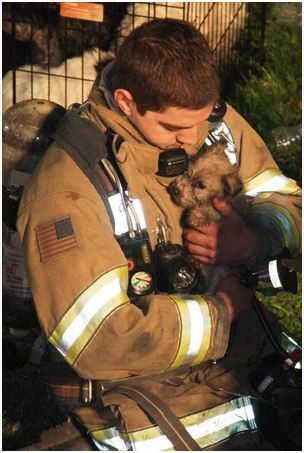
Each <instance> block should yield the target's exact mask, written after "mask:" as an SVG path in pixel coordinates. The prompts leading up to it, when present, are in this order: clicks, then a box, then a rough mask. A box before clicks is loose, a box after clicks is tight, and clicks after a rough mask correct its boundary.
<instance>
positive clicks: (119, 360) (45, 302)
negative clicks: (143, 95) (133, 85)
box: [18, 86, 301, 450]
mask: <svg viewBox="0 0 304 453" xmlns="http://www.w3.org/2000/svg"><path fill="white" fill-rule="evenodd" d="M90 102H91V105H90V108H89V110H88V114H87V115H88V117H89V119H90V120H91V121H93V122H94V123H95V124H96V125H97V126H98V127H99V128H100V129H101V130H102V131H105V130H106V129H108V128H109V127H110V128H111V129H112V130H114V131H115V132H116V133H117V134H119V135H120V136H121V137H122V138H123V140H124V141H123V143H122V144H121V146H120V147H119V149H118V150H116V151H115V156H116V161H117V163H118V166H119V168H120V170H121V172H122V174H123V176H124V178H125V180H126V181H127V183H128V191H129V195H130V196H131V197H132V198H138V199H140V201H141V204H142V208H143V212H144V216H145V220H146V223H147V231H148V233H149V236H150V240H151V245H152V249H153V248H154V247H155V244H156V241H157V234H156V216H157V215H160V217H161V218H162V219H163V220H164V222H165V223H166V225H167V226H168V229H169V239H170V240H171V241H172V242H173V243H179V244H181V243H182V238H181V233H182V231H181V227H180V225H179V218H180V214H181V211H180V208H178V207H176V206H175V205H173V203H172V202H171V200H170V197H169V195H168V193H167V191H166V186H167V185H168V183H169V182H170V180H171V179H170V178H163V177H159V176H157V175H156V171H157V163H158V156H159V153H160V151H161V150H159V149H157V148H156V147H154V146H152V145H150V144H148V143H147V142H146V141H145V140H144V138H143V137H142V136H141V135H140V134H139V133H138V131H136V130H135V129H134V128H133V127H132V126H131V124H130V123H129V122H128V121H127V119H126V118H124V117H123V116H122V115H120V114H119V113H117V112H114V111H112V110H110V109H109V108H108V107H107V105H106V103H105V100H104V99H103V96H102V94H101V92H99V91H98V90H97V89H96V87H95V86H94V88H93V90H92V93H91V98H90ZM224 119H225V122H226V124H227V126H228V127H229V130H230V131H231V133H232V135H233V139H234V142H235V144H236V147H237V150H238V151H237V153H238V163H239V168H240V175H241V177H242V179H243V180H244V183H245V188H246V189H247V191H250V190H251V191H252V190H257V188H259V187H261V185H262V184H264V183H265V181H266V182H267V181H270V179H271V178H274V177H275V176H279V178H280V177H281V178H283V176H280V172H279V170H278V169H277V165H276V164H275V162H274V161H273V159H272V157H271V155H270V154H269V152H268V151H267V149H266V147H265V144H264V143H263V142H262V140H261V139H260V138H259V136H258V135H257V134H256V133H255V132H254V131H253V129H252V128H251V127H250V126H249V125H248V124H247V123H246V122H245V120H244V119H243V118H242V117H240V116H239V115H238V114H237V113H236V112H235V111H234V110H233V109H232V108H231V107H229V108H228V111H227V114H226V116H225V118H224ZM207 132H208V126H207V123H204V124H202V126H201V128H200V133H199V138H198V143H197V144H196V145H195V149H198V148H199V147H200V146H201V145H202V143H203V142H204V140H205V138H206V135H207ZM186 149H187V147H186ZM275 181H276V180H275V179H273V182H274V186H273V188H272V187H271V186H270V188H269V189H268V190H267V191H266V192H265V191H263V192H261V193H259V191H258V190H257V194H256V195H255V196H254V197H252V200H253V207H252V210H253V213H254V215H253V216H252V219H253V223H255V225H258V228H260V229H261V231H264V230H263V228H266V229H267V228H268V230H270V231H271V229H272V228H273V229H274V230H276V233H275V234H274V236H273V239H272V242H271V241H268V247H269V248H271V247H272V251H273V250H276V249H279V248H282V246H284V245H286V246H288V247H289V248H290V249H291V250H292V252H293V253H294V254H296V253H298V251H299V247H300V245H299V237H300V231H301V230H300V215H299V207H300V198H299V197H300V195H299V188H297V187H296V186H295V184H294V183H293V182H292V181H290V180H286V181H285V184H283V182H284V181H283V179H282V181H281V182H282V183H281V187H280V188H278V186H275ZM282 184H283V187H282ZM58 227H62V228H63V230H64V228H68V229H69V228H70V230H68V233H66V234H65V233H63V237H62V239H60V238H59V239H58V237H55V236H54V235H55V233H54V229H55V230H56V231H57V230H58ZM18 231H19V233H20V236H21V239H22V243H23V247H24V251H25V259H26V267H27V272H28V277H29V282H30V285H31V289H32V294H33V297H34V301H35V306H36V310H37V313H38V317H39V320H40V323H41V326H42V328H43V330H44V331H45V332H46V335H47V337H48V339H49V341H50V342H51V343H52V345H53V346H55V348H57V349H58V350H59V351H60V353H61V355H62V356H63V357H64V358H65V360H66V361H67V363H68V364H69V365H70V366H71V367H72V368H73V369H74V370H75V371H76V372H77V373H78V374H79V375H80V376H81V377H83V378H89V379H98V380H107V379H120V378H126V377H130V376H138V375H150V374H158V373H163V372H167V371H170V370H175V369H178V368H179V367H181V366H186V365H190V366H193V365H197V364H200V363H202V364H204V366H203V369H202V370H201V371H195V372H192V373H191V372H190V373H186V374H183V375H182V376H180V377H178V378H174V379H172V380H171V381H170V380H166V381H164V382H152V381H149V380H147V381H144V383H143V384H141V385H142V386H143V387H146V388H149V389H150V390H153V392H154V393H155V394H156V395H158V397H159V398H160V399H162V400H163V401H165V402H166V404H167V405H168V406H169V407H170V408H171V410H172V411H173V412H174V413H175V415H176V416H177V417H178V418H179V419H180V420H181V421H182V423H183V424H185V426H190V427H195V426H203V422H205V421H206V420H207V421H208V420H215V418H216V416H217V415H220V414H225V413H229V414H230V415H229V418H230V420H233V417H232V415H231V414H234V413H235V412H234V411H236V410H238V411H243V410H245V412H246V411H247V416H243V418H242V417H241V418H239V421H233V423H232V422H231V423H230V422H229V423H230V424H229V423H228V422H226V425H225V423H224V422H223V423H224V424H223V425H222V426H220V427H217V428H216V429H211V427H209V428H206V426H207V425H204V426H205V428H204V429H205V431H204V430H203V431H200V432H199V434H192V435H193V437H195V438H196V439H197V442H198V443H199V445H200V446H201V447H208V446H212V445H213V447H212V448H213V449H215V448H216V449H223V448H227V445H228V444H227V443H223V442H224V440H225V439H226V441H227V442H228V440H227V438H229V442H230V444H229V448H231V449H234V443H233V442H237V443H238V445H239V442H240V438H241V437H240V436H234V437H231V433H232V432H245V433H247V437H246V441H244V442H247V441H248V439H253V442H256V441H257V438H256V437H255V436H256V434H254V432H255V428H256V425H255V421H254V417H253V415H252V413H251V412H250V411H251V409H250V408H251V404H250V401H249V400H248V399H246V397H239V396H237V395H235V394H234V393H233V392H236V393H239V392H241V390H242V389H243V387H242V386H243V382H242V380H246V379H245V378H246V376H247V374H246V373H247V371H248V370H247V369H246V363H247V358H248V356H250V355H251V357H253V356H254V357H257V356H258V354H259V351H260V349H259V348H260V346H259V341H258V340H259V339H262V337H263V334H262V331H261V328H260V327H259V325H258V323H257V322H256V320H254V319H253V316H252V314H250V313H249V314H247V315H245V316H244V317H243V318H242V319H241V321H240V322H239V323H238V324H237V327H236V328H235V329H236V332H238V333H236V332H234V336H233V338H237V339H238V340H237V341H236V342H235V343H233V342H232V345H231V346H230V348H229V350H228V352H227V353H226V350H227V347H228V340H229V334H230V323H229V321H228V314H227V309H226V307H225V305H224V304H223V303H222V302H221V301H220V300H217V299H216V298H215V297H209V298H206V297H204V295H198V296H193V295H191V296H187V295H184V296H183V297H181V296H177V295H168V294H161V295H160V294H151V295H148V296H143V297H141V298H140V300H139V301H137V302H136V303H135V302H134V301H130V300H129V298H128V297H127V294H126V290H127V282H128V268H127V261H126V258H125V257H124V255H123V253H122V250H121V248H120V246H119V244H118V242H117V240H116V238H115V235H114V233H113V227H112V225H111V222H110V219H109V215H108V212H107V210H106V208H105V206H104V203H103V202H102V200H101V198H100V197H99V195H98V193H97V192H96V190H95V189H94V187H93V186H92V184H91V182H90V181H89V180H88V179H87V177H86V176H85V175H84V173H82V171H81V170H80V169H79V168H78V167H77V165H76V164H75V163H74V161H73V160H72V159H71V157H69V156H68V155H67V154H66V153H65V152H64V151H63V150H62V149H60V148H59V147H57V146H56V144H53V145H52V146H51V147H50V148H49V150H48V152H47V153H46V155H45V156H44V158H43V159H42V161H41V162H40V164H39V166H38V168H37V169H36V171H35V172H34V174H33V175H32V177H31V178H30V181H29V183H28V185H27V187H26V189H25V192H24V194H23V197H22V202H21V205H20V209H19V217H18ZM265 231H266V230H265ZM261 235H263V234H261ZM49 236H51V237H53V236H54V237H55V239H54V238H53V239H54V241H55V245H54V244H52V243H51V242H50V239H49ZM45 241H46V242H45ZM60 241H61V242H60ZM280 241H281V242H280ZM284 241H285V243H284V244H283V243H282V242H284ZM263 247H266V245H265V244H264V246H263ZM263 253H264V251H263ZM249 322H251V327H250V329H249V330H248V323H249ZM246 326H247V327H246ZM253 337H254V338H253ZM261 341H262V340H261ZM225 353H226V355H225ZM224 356H225V358H224V359H223V360H219V362H218V363H217V364H214V360H216V359H221V358H222V357H224ZM207 364H208V379H210V380H208V383H207V381H206V376H207V374H206V373H207V372H206V371H205V367H206V366H207ZM209 365H210V366H209ZM211 383H212V385H211ZM213 387H214V388H215V390H214V388H213ZM223 387H224V388H225V389H226V390H227V389H228V392H227V391H223V390H220V389H219V388H223ZM102 399H103V404H104V405H105V406H106V407H107V408H105V407H103V406H102V404H101V402H100V403H99V404H96V405H95V406H93V407H91V406H85V405H84V406H83V407H82V408H79V409H78V411H77V413H78V416H79V417H80V419H81V420H82V422H83V423H85V424H86V426H87V427H88V429H89V430H90V432H91V434H92V436H93V438H94V439H95V440H96V441H97V442H103V443H105V444H107V443H108V445H112V446H115V447H116V448H118V449H124V448H125V446H127V447H130V446H131V447H132V448H133V449H141V448H144V447H146V448H150V447H151V445H153V448H154V449H155V450H158V449H165V448H172V445H171V444H170V443H169V444H168V440H167V439H166V438H164V436H163V434H162V433H161V432H160V431H159V429H158V428H157V426H155V424H154V426H153V421H151V419H150V418H149V417H148V416H147V415H146V414H145V413H144V412H143V411H142V410H141V409H140V408H139V406H138V405H137V404H136V403H135V402H134V401H133V400H131V399H129V398H127V397H126V396H123V395H119V394H115V392H109V393H106V394H105V395H104V396H103V397H102ZM244 408H246V409H244ZM249 409H250V410H249ZM248 411H249V412H250V413H249V415H248ZM242 414H243V412H242ZM214 417H215V418H214ZM231 417H232V418H231ZM214 423H215V422H214ZM227 423H228V424H227ZM232 425H233V426H232ZM210 426H211V425H210ZM227 426H228V427H227ZM191 429H192V428H191ZM193 429H194V428H193ZM229 429H230V431H229ZM233 430H234V431H233ZM191 432H192V431H191ZM193 433H194V431H193ZM115 439H116V440H115ZM151 441H153V442H155V443H153V444H151V443H150V442H151ZM111 442H112V443H111ZM115 442H116V443H115ZM244 445H245V447H244V448H245V449H246V445H247V444H246V443H245V444H244ZM256 445H258V444H256ZM257 449H258V448H257Z"/></svg>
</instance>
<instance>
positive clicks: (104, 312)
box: [49, 266, 129, 364]
mask: <svg viewBox="0 0 304 453" xmlns="http://www.w3.org/2000/svg"><path fill="white" fill-rule="evenodd" d="M127 288H128V268H127V266H121V267H118V268H115V269H112V270H111V271H109V272H107V273H106V274H104V275H102V276H101V277H100V278H99V279H98V280H96V281H95V282H94V283H93V284H92V285H91V286H90V287H89V288H87V289H86V290H85V291H84V292H83V293H82V294H81V295H80V296H79V297H78V298H77V299H76V300H75V302H74V304H73V305H72V306H71V307H70V309H69V310H68V311H67V312H66V313H65V315H64V316H63V318H62V319H61V320H60V322H59V323H58V325H57V327H56V329H55V330H54V332H53V333H52V335H51V336H50V338H49V341H50V342H51V343H52V344H53V345H54V346H55V347H56V348H57V349H58V350H59V351H60V352H61V354H62V355H63V356H64V357H65V359H66V360H67V361H68V362H69V363H70V364H73V363H74V362H75V360H76V359H77V357H79V355H80V354H81V352H82V350H83V349H84V348H85V346H86V344H87V343H88V342H89V341H90V339H91V338H92V337H93V336H94V335H95V333H96V331H97V329H98V328H99V326H100V324H101V323H102V322H103V321H104V320H105V319H106V318H107V317H108V316H109V315H110V314H111V313H112V311H113V310H115V309H116V308H117V307H119V306H121V305H122V304H124V303H126V302H128V300H129V299H128V296H127V294H126V292H127Z"/></svg>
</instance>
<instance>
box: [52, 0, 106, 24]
mask: <svg viewBox="0 0 304 453" xmlns="http://www.w3.org/2000/svg"><path fill="white" fill-rule="evenodd" d="M60 15H61V16H64V17H70V18H71V19H82V20H93V21H95V22H103V18H104V15H103V5H97V3H80V2H71V3H60Z"/></svg>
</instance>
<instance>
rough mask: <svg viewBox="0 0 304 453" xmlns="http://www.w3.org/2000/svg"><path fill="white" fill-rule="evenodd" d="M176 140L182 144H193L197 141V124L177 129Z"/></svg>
mask: <svg viewBox="0 0 304 453" xmlns="http://www.w3.org/2000/svg"><path fill="white" fill-rule="evenodd" d="M176 141H177V142H178V143H181V144H182V145H195V143H196V142H197V126H194V127H191V128H190V129H183V130H182V131H179V133H178V134H177V135H176Z"/></svg>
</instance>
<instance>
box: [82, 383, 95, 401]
mask: <svg viewBox="0 0 304 453" xmlns="http://www.w3.org/2000/svg"><path fill="white" fill-rule="evenodd" d="M81 390H82V401H83V402H84V403H91V402H92V400H93V387H92V381H91V379H86V380H83V385H82V389H81Z"/></svg>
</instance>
